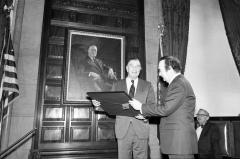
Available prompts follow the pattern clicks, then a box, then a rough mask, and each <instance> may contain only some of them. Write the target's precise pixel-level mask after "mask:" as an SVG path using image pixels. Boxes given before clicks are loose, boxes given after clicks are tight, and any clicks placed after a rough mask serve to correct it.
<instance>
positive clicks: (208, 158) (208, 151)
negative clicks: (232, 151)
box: [196, 109, 220, 159]
mask: <svg viewBox="0 0 240 159" xmlns="http://www.w3.org/2000/svg"><path fill="white" fill-rule="evenodd" d="M209 117H210V116H209V113H208V112H207V111H206V110H205V109H199V111H198V113H197V124H196V132H197V136H198V157H197V158H198V159H215V158H217V153H219V152H220V144H219V141H220V132H219V129H218V127H217V125H216V124H214V123H210V122H208V120H209Z"/></svg>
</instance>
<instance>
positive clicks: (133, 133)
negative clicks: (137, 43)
mask: <svg viewBox="0 0 240 159" xmlns="http://www.w3.org/2000/svg"><path fill="white" fill-rule="evenodd" d="M126 70H127V73H128V75H127V78H126V79H123V80H119V81H118V82H116V83H114V84H113V88H112V90H113V91H125V92H127V93H129V95H130V96H134V98H135V99H138V100H139V101H141V102H142V103H146V104H153V103H155V95H154V90H153V87H152V85H151V83H150V82H147V81H144V80H142V79H140V78H138V76H139V73H140V71H141V64H140V61H139V59H130V60H129V62H128V64H127V66H126ZM92 102H93V105H94V106H100V104H101V103H100V102H98V101H96V100H92ZM137 118H138V119H137ZM149 129H150V128H149V123H148V120H147V119H145V118H143V116H141V115H139V116H137V117H136V118H134V117H127V116H116V123H115V133H116V137H117V141H118V159H132V158H134V159H147V151H148V137H149Z"/></svg>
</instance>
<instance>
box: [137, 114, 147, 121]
mask: <svg viewBox="0 0 240 159" xmlns="http://www.w3.org/2000/svg"><path fill="white" fill-rule="evenodd" d="M135 118H137V119H139V120H146V118H145V117H144V116H143V115H142V114H138V115H137V116H135Z"/></svg>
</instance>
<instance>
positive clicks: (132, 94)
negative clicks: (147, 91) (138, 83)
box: [129, 80, 135, 98]
mask: <svg viewBox="0 0 240 159" xmlns="http://www.w3.org/2000/svg"><path fill="white" fill-rule="evenodd" d="M131 82H132V85H131V87H130V90H129V96H130V97H131V98H133V97H134V93H135V87H134V80H131Z"/></svg>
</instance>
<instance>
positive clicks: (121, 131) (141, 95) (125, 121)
mask: <svg viewBox="0 0 240 159" xmlns="http://www.w3.org/2000/svg"><path fill="white" fill-rule="evenodd" d="M112 90H113V91H125V92H126V93H128V90H127V85H126V79H124V80H120V81H118V82H116V83H114V84H113V88H112ZM134 98H135V99H137V100H139V101H141V102H142V103H148V104H153V103H155V95H154V90H153V87H152V85H151V83H150V82H147V81H144V80H141V79H138V85H137V88H136V92H135V95H134ZM131 126H132V127H133V129H134V131H135V133H136V135H137V137H138V138H139V139H146V140H147V139H148V137H149V123H148V121H147V122H146V121H143V120H139V119H136V118H135V117H126V116H116V123H115V133H116V137H117V139H122V138H124V137H125V136H126V134H127V133H128V130H129V127H131ZM118 141H119V140H118Z"/></svg>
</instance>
